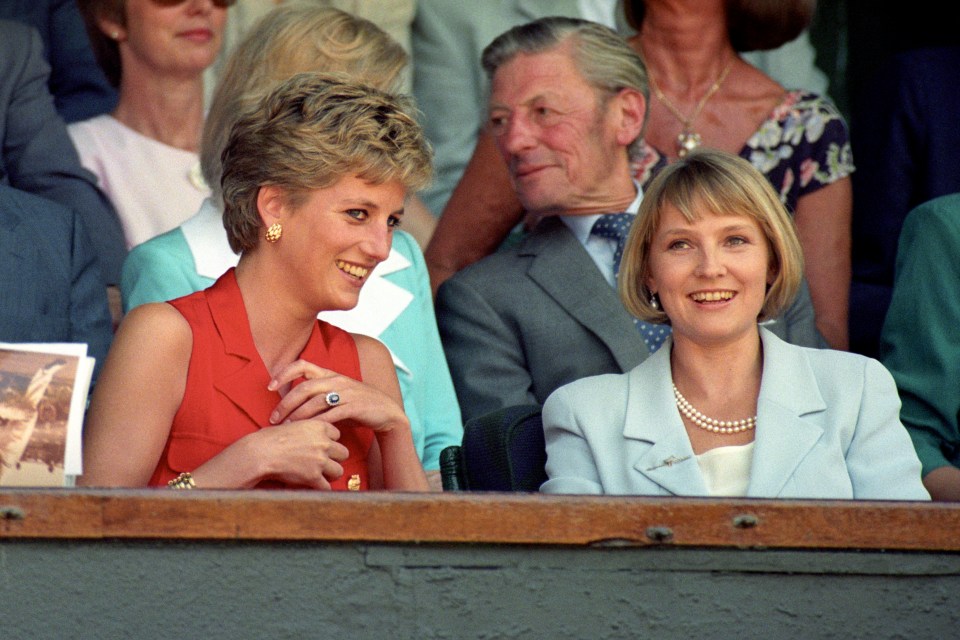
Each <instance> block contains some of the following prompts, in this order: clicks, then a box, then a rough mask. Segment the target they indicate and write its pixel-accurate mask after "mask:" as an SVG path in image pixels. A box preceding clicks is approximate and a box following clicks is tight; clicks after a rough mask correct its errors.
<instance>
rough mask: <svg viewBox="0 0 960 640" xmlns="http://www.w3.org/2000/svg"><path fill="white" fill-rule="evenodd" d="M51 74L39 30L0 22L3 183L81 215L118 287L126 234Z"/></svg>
mask: <svg viewBox="0 0 960 640" xmlns="http://www.w3.org/2000/svg"><path fill="white" fill-rule="evenodd" d="M49 75H50V67H49V66H48V65H47V63H46V61H45V60H44V58H43V45H42V43H41V40H40V36H39V35H38V34H37V32H36V30H35V29H33V28H31V27H29V26H27V25H25V24H21V23H19V22H12V21H8V20H0V184H6V185H10V186H12V187H16V188H17V189H20V190H22V191H26V192H28V193H33V194H35V195H38V196H42V197H44V198H47V199H49V200H53V201H54V202H59V203H60V204H62V205H64V206H66V207H70V208H71V209H73V210H74V211H76V212H77V214H78V215H79V216H80V218H82V219H83V222H84V226H85V227H86V228H87V229H89V230H90V232H91V234H92V236H91V240H92V241H93V247H94V249H95V250H96V255H97V257H98V259H99V261H100V269H101V272H102V273H103V276H104V278H105V279H106V282H107V284H117V283H119V282H120V267H121V266H122V264H123V259H124V257H126V254H127V249H126V243H125V242H124V239H123V230H122V229H121V227H120V221H119V219H118V218H117V214H116V212H115V211H114V210H113V207H112V206H111V204H110V202H109V200H107V198H106V196H104V195H103V193H101V192H100V190H99V189H98V188H97V186H96V185H97V182H96V178H95V177H94V175H93V174H92V173H90V172H89V171H87V170H86V169H84V168H83V167H82V166H81V165H80V158H79V157H78V156H77V151H76V149H75V148H74V146H73V143H72V142H71V140H70V137H69V135H68V134H67V129H66V125H65V124H64V123H63V120H62V119H61V118H60V116H59V115H58V114H57V111H56V109H55V108H54V105H53V98H52V97H51V95H50V91H49V89H48V88H47V80H48V78H49Z"/></svg>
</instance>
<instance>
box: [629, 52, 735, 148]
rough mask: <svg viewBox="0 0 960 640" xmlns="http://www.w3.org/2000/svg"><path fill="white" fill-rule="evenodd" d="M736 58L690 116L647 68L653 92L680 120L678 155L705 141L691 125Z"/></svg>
mask: <svg viewBox="0 0 960 640" xmlns="http://www.w3.org/2000/svg"><path fill="white" fill-rule="evenodd" d="M734 60H736V56H734V57H733V58H730V62H728V63H727V66H725V67H724V68H723V71H721V72H720V75H719V76H717V79H716V81H714V83H713V84H712V85H711V86H710V88H709V89H707V92H706V93H705V94H703V97H702V98H700V102H698V103H697V106H696V107H694V109H693V112H692V113H691V114H690V115H689V116H684V115H683V114H682V113H680V109H677V107H675V106H674V104H673V103H672V102H670V101H669V100H668V99H667V96H665V95H664V94H663V91H661V90H660V86H659V85H658V84H657V81H656V80H654V78H653V74H652V73H650V70H649V69H647V78H649V79H650V88H651V89H653V94H654V95H655V96H657V100H659V101H660V102H661V103H662V104H663V106H665V107H666V108H667V111H669V112H670V113H671V114H673V117H674V118H676V119H677V120H679V121H680V125H681V129H680V133H679V135H677V155H678V156H680V157H681V158H682V157H684V156H685V155H687V154H688V153H690V152H691V151H693V150H694V149H696V148H697V147H699V146H700V145H701V144H702V143H703V138H701V137H700V134H699V133H697V132H696V131H694V130H693V129H691V128H690V125H691V124H693V121H694V120H696V119H697V117H698V116H699V115H700V112H701V111H703V107H704V106H706V104H707V100H709V99H710V98H712V97H713V94H715V93H716V92H717V91H719V90H720V85H722V84H723V81H724V80H726V79H727V74H728V73H730V69H731V68H733V61H734Z"/></svg>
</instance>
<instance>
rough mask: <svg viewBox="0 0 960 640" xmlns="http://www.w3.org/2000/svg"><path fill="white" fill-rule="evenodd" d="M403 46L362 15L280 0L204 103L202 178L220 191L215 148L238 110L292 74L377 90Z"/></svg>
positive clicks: (398, 63) (400, 64)
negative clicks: (336, 77)
mask: <svg viewBox="0 0 960 640" xmlns="http://www.w3.org/2000/svg"><path fill="white" fill-rule="evenodd" d="M407 61H408V56H407V54H406V52H405V51H404V50H403V48H402V47H401V46H400V45H399V44H397V42H396V41H395V40H394V39H393V38H391V37H390V36H389V35H387V33H386V32H385V31H383V29H381V28H380V27H378V26H377V25H375V24H373V23H372V22H370V21H369V20H364V19H363V18H358V17H356V16H354V15H351V14H349V13H345V12H343V11H340V10H339V9H333V8H331V7H326V6H320V5H318V4H317V3H314V2H285V3H284V4H282V5H279V6H278V7H276V8H274V9H271V10H270V12H269V13H267V14H266V15H264V16H263V17H262V18H261V19H260V20H259V21H258V22H257V23H256V24H255V25H254V26H253V28H252V29H251V30H250V32H249V33H248V34H247V35H246V36H245V37H244V39H243V41H242V42H241V43H240V44H239V45H238V46H237V48H236V49H234V51H233V53H232V54H231V56H230V58H229V60H228V61H227V64H226V67H225V69H224V72H223V75H222V76H221V79H220V81H219V82H218V83H217V89H216V91H215V92H214V94H213V99H212V100H211V103H210V111H209V113H208V114H207V118H206V122H205V124H204V128H203V139H202V141H201V144H200V167H201V169H202V170H203V177H204V179H205V180H206V181H207V184H208V185H210V187H211V189H212V190H213V192H214V200H215V201H216V200H219V196H220V193H219V191H220V189H219V187H220V171H221V167H220V154H221V153H223V148H224V146H225V145H226V142H227V136H228V135H229V134H230V128H231V127H232V126H233V123H234V122H236V120H237V118H238V117H239V115H240V114H242V113H244V112H246V111H247V110H249V109H250V107H252V106H253V105H255V104H257V103H258V102H260V100H262V99H263V97H264V96H265V95H266V94H267V93H269V92H270V91H271V90H272V89H274V88H275V87H276V86H277V85H278V84H280V83H281V82H283V81H284V80H286V79H287V78H289V77H290V76H292V75H293V74H295V73H303V72H307V71H312V72H318V73H330V74H335V73H336V74H342V76H343V79H344V80H351V81H353V82H356V83H359V84H365V85H369V86H371V87H375V88H377V89H382V90H384V91H392V90H394V89H395V88H396V84H397V81H398V77H399V75H400V72H401V71H402V70H403V68H404V67H405V66H406V65H407Z"/></svg>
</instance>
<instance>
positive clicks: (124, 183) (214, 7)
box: [68, 0, 234, 247]
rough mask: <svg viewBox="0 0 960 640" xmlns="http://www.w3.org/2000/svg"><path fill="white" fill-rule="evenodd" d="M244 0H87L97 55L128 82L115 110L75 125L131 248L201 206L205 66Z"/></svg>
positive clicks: (111, 75) (83, 154) (84, 6)
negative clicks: (232, 9) (237, 1)
mask: <svg viewBox="0 0 960 640" xmlns="http://www.w3.org/2000/svg"><path fill="white" fill-rule="evenodd" d="M233 2H234V0H180V1H177V0H80V8H81V10H82V11H83V16H84V19H85V20H86V23H87V31H88V33H89V34H90V39H91V42H92V44H93V47H94V51H95V52H96V54H97V60H98V62H99V63H100V65H101V66H102V67H103V69H104V71H105V72H106V74H107V78H108V79H109V80H110V81H111V82H112V83H113V84H114V86H116V87H117V88H118V89H119V94H120V98H119V102H118V103H117V107H116V109H115V110H114V111H113V113H111V114H108V115H102V116H98V117H95V118H92V119H90V120H85V121H83V122H78V123H74V124H72V125H70V127H68V131H69V132H70V136H71V138H72V139H73V142H74V144H75V145H76V146H77V150H78V151H79V153H80V161H81V162H82V163H83V165H84V166H85V167H86V168H87V169H89V170H90V171H92V172H93V173H94V174H95V175H96V176H97V179H98V182H99V185H100V188H101V189H103V191H104V192H105V193H106V194H107V196H109V198H110V199H111V201H112V202H113V205H114V207H115V208H116V210H117V214H118V215H119V216H120V221H121V223H122V225H123V230H124V236H125V237H126V240H127V246H128V247H134V246H136V245H138V244H140V243H141V242H143V241H145V240H149V239H150V238H152V237H154V236H156V235H158V234H160V233H163V232H165V231H169V230H170V229H172V228H174V227H176V226H178V225H179V224H180V223H181V222H183V221H184V220H186V219H187V218H188V217H190V216H191V215H193V213H194V212H195V211H196V210H197V209H198V208H199V207H200V204H201V203H202V202H203V199H204V198H205V197H206V196H207V195H208V194H209V189H208V188H207V185H206V183H205V182H204V181H203V177H202V175H201V173H200V164H199V158H198V155H197V153H198V150H199V148H200V136H201V132H202V130H203V119H204V103H203V96H204V90H203V72H204V70H205V69H206V68H207V67H209V66H210V65H211V64H213V62H214V60H216V58H217V54H218V53H219V51H220V41H221V35H222V33H223V28H224V24H225V22H226V19H227V12H226V8H227V6H229V5H231V4H233Z"/></svg>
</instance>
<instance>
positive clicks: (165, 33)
mask: <svg viewBox="0 0 960 640" xmlns="http://www.w3.org/2000/svg"><path fill="white" fill-rule="evenodd" d="M124 11H125V17H126V21H125V22H126V24H123V25H121V24H116V23H114V22H112V21H110V20H101V21H100V22H101V25H100V26H101V29H102V30H103V31H104V33H106V34H107V35H108V36H110V37H112V34H113V33H116V34H117V35H118V38H117V40H118V41H119V43H120V56H121V60H122V67H123V72H124V73H128V72H129V73H135V72H138V71H139V70H140V69H151V70H153V71H155V72H159V73H164V74H175V75H184V76H187V77H192V76H196V75H198V74H199V73H201V72H202V71H203V70H204V69H206V68H207V67H209V66H210V65H211V64H213V62H214V60H216V57H217V54H218V53H219V52H220V44H221V38H222V35H223V27H224V24H225V22H226V19H227V10H226V8H225V7H224V6H217V5H216V4H214V3H213V1H212V0H185V1H184V2H180V3H178V4H171V5H168V4H160V3H156V2H153V0H127V1H126V3H125V8H124Z"/></svg>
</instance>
